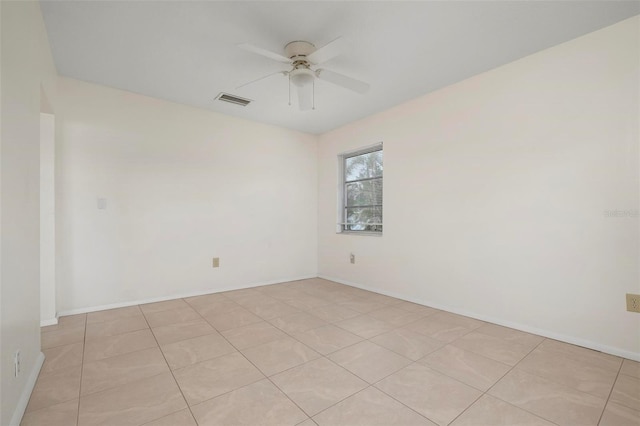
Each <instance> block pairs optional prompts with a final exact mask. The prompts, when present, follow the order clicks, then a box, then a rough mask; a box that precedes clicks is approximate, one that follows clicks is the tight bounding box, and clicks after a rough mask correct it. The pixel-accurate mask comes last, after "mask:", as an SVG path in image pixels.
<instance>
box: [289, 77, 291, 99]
mask: <svg viewBox="0 0 640 426" xmlns="http://www.w3.org/2000/svg"><path fill="white" fill-rule="evenodd" d="M289 106H291V73H289Z"/></svg>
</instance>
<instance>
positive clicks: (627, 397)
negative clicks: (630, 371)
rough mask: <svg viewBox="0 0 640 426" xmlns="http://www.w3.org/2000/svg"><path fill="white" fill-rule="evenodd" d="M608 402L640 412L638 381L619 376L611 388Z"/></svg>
mask: <svg viewBox="0 0 640 426" xmlns="http://www.w3.org/2000/svg"><path fill="white" fill-rule="evenodd" d="M610 401H611V402H615V403H616V404H620V405H624V406H625V407H629V408H633V409H634V410H637V411H640V379H637V378H635V377H632V376H627V375H625V374H620V375H619V376H618V380H616V384H615V385H614V386H613V391H612V392H611V397H610Z"/></svg>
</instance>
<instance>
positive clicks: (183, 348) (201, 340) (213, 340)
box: [160, 332, 236, 370]
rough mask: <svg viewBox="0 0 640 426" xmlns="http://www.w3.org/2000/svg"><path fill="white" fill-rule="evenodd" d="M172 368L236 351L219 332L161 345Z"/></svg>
mask: <svg viewBox="0 0 640 426" xmlns="http://www.w3.org/2000/svg"><path fill="white" fill-rule="evenodd" d="M160 348H161V349H162V352H163V353H164V356H165V358H166V360H167V362H168V363H169V367H171V369H172V370H175V369H177V368H182V367H186V366H188V365H192V364H196V363H198V362H202V361H206V360H209V359H213V358H216V357H219V356H221V355H227V354H230V353H232V352H235V351H236V349H235V348H234V347H233V346H231V345H230V344H229V342H227V340H226V339H225V338H224V337H222V336H221V335H220V334H219V333H218V332H214V333H211V334H207V335H204V336H198V337H194V338H192V339H186V340H181V341H179V342H175V343H169V344H167V345H162V346H161V347H160Z"/></svg>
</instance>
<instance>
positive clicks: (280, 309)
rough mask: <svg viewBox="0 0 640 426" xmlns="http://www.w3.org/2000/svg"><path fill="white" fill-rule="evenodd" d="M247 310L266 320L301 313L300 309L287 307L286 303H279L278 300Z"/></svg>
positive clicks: (247, 307)
mask: <svg viewBox="0 0 640 426" xmlns="http://www.w3.org/2000/svg"><path fill="white" fill-rule="evenodd" d="M245 309H246V310H248V311H249V312H251V313H252V314H255V315H257V316H259V317H260V318H262V319H265V320H270V319H272V318H276V317H280V316H283V315H291V314H295V313H297V312H300V310H299V309H296V308H294V307H293V306H290V305H287V304H286V303H283V302H279V301H277V300H276V301H273V302H269V303H259V304H255V305H253V306H245Z"/></svg>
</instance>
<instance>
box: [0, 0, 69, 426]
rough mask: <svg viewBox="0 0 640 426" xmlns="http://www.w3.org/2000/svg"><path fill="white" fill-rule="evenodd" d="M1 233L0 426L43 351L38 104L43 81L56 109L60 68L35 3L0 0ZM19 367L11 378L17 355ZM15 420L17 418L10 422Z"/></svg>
mask: <svg viewBox="0 0 640 426" xmlns="http://www.w3.org/2000/svg"><path fill="white" fill-rule="evenodd" d="M0 10H1V12H0V14H1V25H0V27H1V28H2V29H1V31H2V36H1V43H2V45H1V49H0V51H1V52H2V53H1V60H2V63H1V75H2V76H1V85H2V87H1V89H2V90H1V96H0V98H1V104H2V126H1V132H0V144H1V145H0V152H1V165H0V167H1V172H0V173H1V191H0V194H1V196H0V206H1V208H0V212H1V220H0V226H1V231H2V232H1V235H2V237H1V239H0V260H1V262H0V264H1V274H0V280H1V284H0V285H1V287H0V316H1V321H0V323H1V326H0V328H1V329H0V333H1V335H0V346H1V351H0V352H1V354H0V360H1V362H2V365H1V366H0V371H1V372H0V381H1V398H0V399H1V400H2V404H1V408H0V411H1V413H2V414H1V417H0V424H2V425H10V424H11V425H13V424H14V422H16V421H19V419H20V416H21V415H22V411H23V410H24V408H25V407H26V403H27V401H28V397H29V392H30V390H31V388H30V386H32V384H33V382H34V381H35V378H36V375H37V373H38V368H39V362H41V361H42V358H41V356H40V299H39V289H40V276H39V273H40V265H39V252H40V248H39V247H40V235H39V227H40V209H39V204H40V203H39V183H40V167H39V161H40V154H39V144H40V140H39V139H40V110H41V107H40V105H41V87H42V90H43V92H44V93H46V96H47V98H48V101H49V105H50V106H51V107H52V108H53V110H54V112H55V107H56V93H55V84H56V71H55V67H54V65H53V61H52V59H51V53H50V50H49V43H48V41H47V35H46V31H45V27H44V23H43V21H42V16H41V13H40V6H39V4H38V3H37V2H7V1H3V2H0ZM17 350H20V352H21V358H22V372H21V375H20V376H19V377H17V378H16V377H14V374H13V371H14V368H13V354H14V353H15V351H17ZM12 419H13V421H12Z"/></svg>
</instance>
